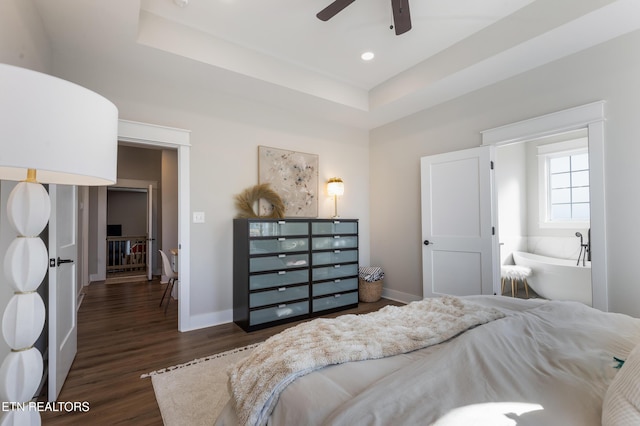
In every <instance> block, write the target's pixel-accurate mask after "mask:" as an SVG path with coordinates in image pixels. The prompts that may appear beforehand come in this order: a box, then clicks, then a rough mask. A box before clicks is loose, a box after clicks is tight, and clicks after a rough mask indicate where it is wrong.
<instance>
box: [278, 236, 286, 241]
mask: <svg viewBox="0 0 640 426" xmlns="http://www.w3.org/2000/svg"><path fill="white" fill-rule="evenodd" d="M285 240H286V238H282V237H280V238H278V241H285Z"/></svg>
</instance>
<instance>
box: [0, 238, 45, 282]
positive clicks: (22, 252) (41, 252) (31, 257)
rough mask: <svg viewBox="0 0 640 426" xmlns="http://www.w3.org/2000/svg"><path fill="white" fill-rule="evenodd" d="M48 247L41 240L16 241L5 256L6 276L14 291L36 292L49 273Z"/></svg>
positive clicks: (24, 239)
mask: <svg viewBox="0 0 640 426" xmlns="http://www.w3.org/2000/svg"><path fill="white" fill-rule="evenodd" d="M48 258H49V256H48V254H47V247H46V246H45V245H44V242H42V240H41V239H40V238H16V239H14V240H13V241H12V242H11V244H10V245H9V248H8V249H7V252H6V254H5V256H4V275H5V277H6V278H7V280H8V281H9V285H10V286H11V288H13V290H14V291H19V292H26V291H34V290H36V289H37V288H38V287H39V286H40V284H42V280H43V279H44V276H45V275H46V273H47V263H48V262H47V259H48Z"/></svg>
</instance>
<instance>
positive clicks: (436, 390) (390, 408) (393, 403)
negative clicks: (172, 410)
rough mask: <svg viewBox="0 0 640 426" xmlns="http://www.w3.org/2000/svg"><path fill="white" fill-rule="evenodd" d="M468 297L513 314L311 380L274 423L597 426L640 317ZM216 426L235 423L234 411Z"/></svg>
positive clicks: (281, 407) (284, 400)
mask: <svg viewBox="0 0 640 426" xmlns="http://www.w3.org/2000/svg"><path fill="white" fill-rule="evenodd" d="M468 299H469V300H473V301H475V302H477V303H481V304H484V305H486V306H493V307H496V308H498V309H500V310H502V311H503V312H505V314H506V315H507V316H506V317H505V318H503V319H499V320H496V321H493V322H490V323H488V324H485V325H482V326H479V327H476V328H474V329H472V330H469V331H467V332H465V333H463V334H461V335H460V336H458V337H456V338H454V339H452V340H450V341H447V342H445V343H441V344H439V345H436V346H431V347H429V348H425V349H421V350H418V351H414V352H410V353H408V354H403V355H397V356H393V357H389V358H384V359H378V360H370V361H360V362H350V363H346V364H341V365H335V366H331V367H326V368H324V369H322V370H318V371H315V372H313V373H310V374H309V375H307V376H304V377H302V378H299V379H297V380H296V381H294V382H293V383H291V384H290V385H289V386H288V387H287V388H286V389H285V390H284V391H283V392H282V394H281V395H280V399H279V401H278V404H277V405H276V407H275V409H274V411H273V413H272V415H271V417H270V418H269V422H268V424H271V425H322V424H325V425H358V424H362V425H388V424H394V425H401V424H412V425H413V424H432V423H434V422H436V421H438V420H439V419H440V420H439V422H438V423H437V424H438V425H450V424H468V422H467V421H464V420H462V419H464V418H465V416H469V418H471V419H473V424H474V425H481V424H488V425H489V424H490V425H500V424H505V425H506V424H516V421H517V424H518V425H519V426H522V425H540V424H545V425H553V424H559V425H560V424H561V425H581V426H585V425H599V424H600V422H601V412H602V400H603V396H604V394H605V392H606V390H607V387H608V385H609V383H610V382H611V381H612V380H613V378H614V376H615V375H616V373H617V371H618V370H617V369H615V368H613V367H614V366H615V365H616V363H615V362H614V360H613V357H614V356H616V357H618V358H622V359H625V358H626V357H627V355H628V354H629V352H630V351H631V349H632V348H633V347H634V346H635V345H636V344H637V343H638V342H640V320H638V319H633V318H630V317H628V316H624V315H619V314H606V313H602V312H600V311H597V310H595V309H592V308H588V307H586V306H584V305H582V304H579V303H575V302H541V301H522V300H517V299H511V298H506V297H498V296H496V297H494V296H475V297H469V298H468ZM456 408H458V409H457V410H454V409H456ZM483 417H484V418H485V419H484V423H483V420H482V418H483ZM217 424H220V425H235V424H236V419H235V415H234V412H233V407H232V406H231V405H229V406H227V407H226V408H225V410H224V411H223V413H222V414H221V416H220V418H219V419H218V423H217Z"/></svg>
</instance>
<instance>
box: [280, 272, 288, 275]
mask: <svg viewBox="0 0 640 426" xmlns="http://www.w3.org/2000/svg"><path fill="white" fill-rule="evenodd" d="M286 273H287V271H278V275H284V274H286Z"/></svg>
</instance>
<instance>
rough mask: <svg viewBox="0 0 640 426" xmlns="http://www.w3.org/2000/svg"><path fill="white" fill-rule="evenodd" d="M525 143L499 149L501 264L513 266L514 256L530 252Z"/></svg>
mask: <svg viewBox="0 0 640 426" xmlns="http://www.w3.org/2000/svg"><path fill="white" fill-rule="evenodd" d="M525 148H526V145H525V144H523V143H518V144H512V145H507V146H503V147H498V148H496V166H495V184H496V190H497V197H498V234H499V238H500V263H501V264H503V263H508V264H511V263H513V259H512V257H511V253H512V252H514V251H526V248H527V235H528V233H527V217H528V214H527V213H528V209H527V155H526V152H527V151H526V149H525Z"/></svg>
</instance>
